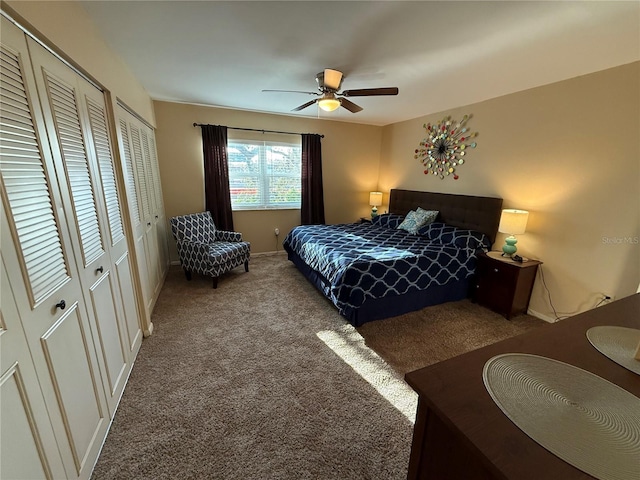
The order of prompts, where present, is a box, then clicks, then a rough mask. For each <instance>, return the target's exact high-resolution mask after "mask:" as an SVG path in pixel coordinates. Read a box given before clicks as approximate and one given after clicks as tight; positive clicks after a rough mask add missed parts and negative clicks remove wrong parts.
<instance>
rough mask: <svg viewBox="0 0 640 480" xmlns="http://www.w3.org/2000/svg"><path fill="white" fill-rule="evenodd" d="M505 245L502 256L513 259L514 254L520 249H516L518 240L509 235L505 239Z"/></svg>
mask: <svg viewBox="0 0 640 480" xmlns="http://www.w3.org/2000/svg"><path fill="white" fill-rule="evenodd" d="M504 241H505V244H504V245H503V246H502V256H503V257H511V256H512V255H513V254H514V253H516V252H517V251H518V247H516V243H518V239H517V238H516V237H514V236H513V235H509V236H508V237H507V238H505V239H504Z"/></svg>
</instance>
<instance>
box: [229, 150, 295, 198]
mask: <svg viewBox="0 0 640 480" xmlns="http://www.w3.org/2000/svg"><path fill="white" fill-rule="evenodd" d="M228 157H229V158H228V160H229V188H230V190H231V207H232V208H233V210H260V209H291V208H300V194H301V183H300V182H301V158H302V149H301V147H300V145H297V144H291V143H282V142H259V141H255V140H229V142H228Z"/></svg>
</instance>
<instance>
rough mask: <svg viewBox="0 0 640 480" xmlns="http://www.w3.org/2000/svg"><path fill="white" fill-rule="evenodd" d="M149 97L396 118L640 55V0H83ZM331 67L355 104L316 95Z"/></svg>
mask: <svg viewBox="0 0 640 480" xmlns="http://www.w3.org/2000/svg"><path fill="white" fill-rule="evenodd" d="M82 5H83V6H84V8H85V9H86V11H87V12H88V14H89V16H90V17H91V18H92V20H93V21H94V22H95V24H96V25H97V27H98V29H99V30H100V32H101V33H102V35H103V38H104V39H105V41H106V42H107V44H108V45H109V46H110V47H111V48H112V49H113V50H114V51H115V52H116V53H117V54H119V55H120V56H121V57H122V59H123V60H124V62H125V63H126V64H127V65H128V66H129V68H130V69H131V71H132V72H133V74H134V75H135V76H136V77H137V78H138V79H139V81H140V82H141V83H142V85H143V86H144V87H145V88H146V90H147V91H148V92H149V94H150V95H151V97H152V98H154V99H157V100H167V101H177V102H187V103H196V104H205V105H214V106H220V107H225V108H234V109H244V110H252V111H259V112H269V113H280V114H289V115H299V116H305V117H314V118H315V117H318V116H320V117H323V118H331V119H336V120H342V121H350V122H358V123H365V124H372V125H386V124H389V123H395V122H398V121H402V120H408V119H411V118H416V117H419V116H422V115H426V114H429V113H434V112H438V111H443V110H447V109H450V108H454V107H458V106H462V105H467V104H470V103H474V102H478V101H482V100H486V99H489V98H494V97H498V96H501V95H505V94H508V93H513V92H516V91H520V90H524V89H528V88H532V87H536V86H539V85H544V84H548V83H553V82H556V81H560V80H564V79H567V78H571V77H575V76H579V75H584V74H587V73H591V72H595V71H598V70H604V69H606V68H611V67H614V66H617V65H622V64H626V63H630V62H633V61H636V60H640V2H638V1H625V2H612V1H578V2H569V1H558V2H555V1H538V2H525V1H499V2H486V1H472V2H462V1H440V2H425V1H413V2H403V1H385V2H366V1H359V2H355V1H349V2H341V1H329V2H311V1H307V2H296V1H282V2H268V1H257V2H245V1H230V2H219V1H177V0H176V1H83V2H82ZM325 68H334V69H337V70H341V71H342V72H344V74H345V75H346V78H345V80H344V82H343V84H342V87H343V89H358V88H374V87H389V86H390V87H398V88H399V89H400V93H399V95H398V96H395V97H393V96H392V97H368V98H362V97H358V98H352V99H351V100H352V101H354V102H355V103H357V104H358V105H360V106H362V107H363V108H364V110H363V111H362V112H359V113H356V114H353V113H350V112H349V111H347V110H345V109H344V108H340V109H339V110H337V111H335V112H331V113H326V112H322V111H319V109H318V108H317V107H316V106H315V105H313V106H311V107H309V108H307V109H305V110H303V111H301V112H295V113H294V112H291V110H292V109H293V108H295V107H297V106H298V105H301V104H303V103H305V102H307V101H309V100H312V99H313V98H314V97H311V96H310V95H305V94H299V93H266V92H262V91H261V90H263V89H286V90H303V91H315V89H316V82H315V76H316V74H317V73H318V72H320V71H322V70H323V69H325Z"/></svg>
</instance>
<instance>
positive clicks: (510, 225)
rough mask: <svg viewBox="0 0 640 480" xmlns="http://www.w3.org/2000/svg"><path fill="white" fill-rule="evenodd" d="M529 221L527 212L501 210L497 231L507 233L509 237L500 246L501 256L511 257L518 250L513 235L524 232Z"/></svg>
mask: <svg viewBox="0 0 640 480" xmlns="http://www.w3.org/2000/svg"><path fill="white" fill-rule="evenodd" d="M528 219H529V212H527V211H526V210H516V209H506V210H502V215H501V216H500V226H498V231H499V232H500V233H507V234H509V236H508V237H507V238H506V239H505V244H504V245H503V246H502V255H503V256H507V257H511V256H512V255H513V254H514V253H516V251H517V250H518V248H517V247H516V243H518V239H516V237H515V235H520V234H522V233H524V232H525V229H526V228H527V220H528Z"/></svg>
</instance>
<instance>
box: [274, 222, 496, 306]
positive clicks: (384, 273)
mask: <svg viewBox="0 0 640 480" xmlns="http://www.w3.org/2000/svg"><path fill="white" fill-rule="evenodd" d="M432 225H433V226H432V227H430V229H429V230H428V231H425V232H423V233H424V234H423V235H412V234H409V233H408V232H406V231H404V230H399V229H397V228H387V227H381V226H378V225H376V224H370V223H364V224H343V225H304V226H299V227H296V228H294V229H293V230H292V231H291V232H290V233H289V234H288V235H287V237H286V238H285V240H284V243H283V245H284V249H285V250H286V251H287V252H295V253H296V254H297V255H298V256H299V257H300V258H301V259H302V260H303V261H304V262H305V263H306V264H307V265H308V266H309V267H310V268H311V269H313V270H315V271H316V272H317V273H319V274H320V275H321V276H322V277H324V279H325V280H326V281H327V282H328V283H329V285H330V286H328V287H327V289H326V291H325V292H324V293H325V295H326V296H327V297H328V298H329V299H330V300H331V301H332V302H333V303H334V305H335V306H336V307H337V308H338V310H339V312H340V313H341V314H343V315H344V312H345V311H346V310H352V309H357V308H358V307H360V306H361V305H362V304H363V303H364V302H365V300H367V299H368V298H374V299H377V298H382V297H384V296H387V295H390V294H391V295H401V294H404V293H410V292H416V291H421V290H428V289H429V287H430V286H432V285H444V284H446V283H448V282H451V281H458V280H463V279H466V278H467V277H469V276H471V275H472V274H473V272H474V270H475V254H476V252H477V250H478V248H479V247H481V246H482V247H483V246H484V245H482V244H483V243H486V241H485V239H481V241H476V240H475V239H474V238H471V237H469V236H468V233H467V232H470V231H468V230H464V231H462V230H459V229H455V228H454V227H449V226H446V225H444V224H432ZM471 233H472V234H475V235H476V236H477V235H478V234H477V232H471ZM480 235H481V234H480ZM471 240H473V241H471Z"/></svg>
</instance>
